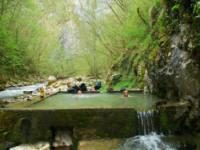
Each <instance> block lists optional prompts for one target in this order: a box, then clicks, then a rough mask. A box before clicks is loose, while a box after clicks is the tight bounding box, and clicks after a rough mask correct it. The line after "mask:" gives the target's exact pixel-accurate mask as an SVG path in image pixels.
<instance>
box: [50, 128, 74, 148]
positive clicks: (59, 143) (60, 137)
mask: <svg viewBox="0 0 200 150" xmlns="http://www.w3.org/2000/svg"><path fill="white" fill-rule="evenodd" d="M72 144H73V143H72V138H71V136H70V133H69V132H68V131H65V130H59V131H56V135H55V140H54V142H53V147H54V148H59V147H70V146H72Z"/></svg>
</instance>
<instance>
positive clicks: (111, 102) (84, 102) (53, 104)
mask: <svg viewBox="0 0 200 150" xmlns="http://www.w3.org/2000/svg"><path fill="white" fill-rule="evenodd" d="M156 100H158V98H156V97H155V96H152V95H144V94H142V93H135V94H130V96H129V97H128V98H124V97H123V96H122V95H121V94H82V95H75V94H57V95H54V96H51V97H49V98H46V99H45V100H43V101H37V102H36V103H33V104H30V105H28V106H26V108H31V109H85V108H87V109H88V108H91V109H92V108H94V109H96V108H134V109H136V110H144V109H149V108H150V107H151V106H152V105H153V103H154V102H155V101H156Z"/></svg>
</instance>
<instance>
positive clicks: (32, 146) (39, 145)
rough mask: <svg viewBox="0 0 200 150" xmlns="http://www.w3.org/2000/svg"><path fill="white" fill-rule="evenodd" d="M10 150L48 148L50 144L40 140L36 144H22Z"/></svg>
mask: <svg viewBox="0 0 200 150" xmlns="http://www.w3.org/2000/svg"><path fill="white" fill-rule="evenodd" d="M10 150H50V144H49V143H47V142H40V143H37V144H22V145H19V146H16V147H13V148H10Z"/></svg>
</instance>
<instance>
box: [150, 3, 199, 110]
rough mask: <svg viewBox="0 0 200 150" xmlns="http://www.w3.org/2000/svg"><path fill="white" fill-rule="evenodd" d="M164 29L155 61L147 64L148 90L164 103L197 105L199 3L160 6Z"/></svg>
mask: <svg viewBox="0 0 200 150" xmlns="http://www.w3.org/2000/svg"><path fill="white" fill-rule="evenodd" d="M163 5H164V7H163V10H164V11H165V13H166V14H165V16H164V19H165V22H164V25H166V27H165V28H166V29H165V32H164V33H160V34H162V37H161V38H160V39H159V51H158V56H157V59H156V60H154V61H153V62H152V63H151V64H148V76H149V80H148V84H149V90H150V91H151V92H152V93H154V94H157V95H159V96H160V97H164V98H167V99H173V100H177V99H179V100H182V99H183V100H190V101H192V102H193V103H194V104H195V106H197V107H198V106H199V101H200V44H199V43H198V42H197V41H199V39H200V37H199V31H200V28H199V27H198V26H197V24H199V23H200V20H199V19H198V18H197V15H198V12H196V9H197V7H198V6H197V5H198V2H195V1H169V0H166V1H165V3H164V4H163Z"/></svg>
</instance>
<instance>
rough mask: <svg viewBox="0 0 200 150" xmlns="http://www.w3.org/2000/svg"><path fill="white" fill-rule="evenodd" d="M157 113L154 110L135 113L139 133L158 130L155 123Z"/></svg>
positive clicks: (143, 133) (144, 133)
mask: <svg viewBox="0 0 200 150" xmlns="http://www.w3.org/2000/svg"><path fill="white" fill-rule="evenodd" d="M157 113H158V112H157V111H155V110H148V111H142V112H138V113H137V117H138V133H139V135H147V134H150V133H152V132H158V124H155V123H156V115H157Z"/></svg>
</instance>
